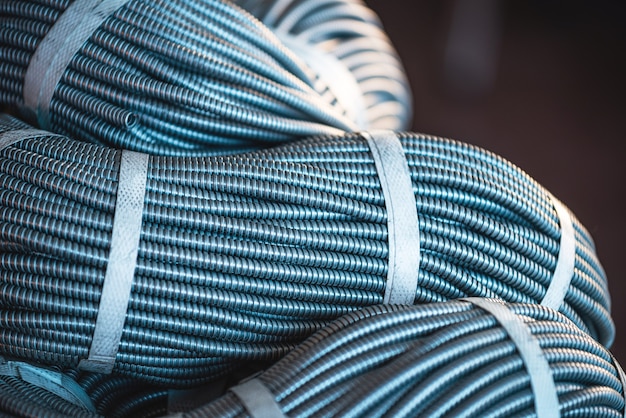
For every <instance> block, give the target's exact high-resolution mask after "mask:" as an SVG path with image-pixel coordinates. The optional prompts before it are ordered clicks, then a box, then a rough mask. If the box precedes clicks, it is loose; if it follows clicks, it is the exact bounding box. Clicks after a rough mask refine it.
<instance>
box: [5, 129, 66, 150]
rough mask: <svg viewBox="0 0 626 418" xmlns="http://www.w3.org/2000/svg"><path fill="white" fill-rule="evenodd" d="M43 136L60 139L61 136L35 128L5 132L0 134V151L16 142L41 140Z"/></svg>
mask: <svg viewBox="0 0 626 418" xmlns="http://www.w3.org/2000/svg"><path fill="white" fill-rule="evenodd" d="M42 136H58V137H60V136H61V135H55V134H51V133H50V132H47V131H42V130H39V129H35V128H25V129H14V130H12V131H5V132H2V133H0V150H3V149H5V148H6V147H9V146H11V145H13V144H15V143H16V142H20V141H22V140H25V139H30V138H41V137H42Z"/></svg>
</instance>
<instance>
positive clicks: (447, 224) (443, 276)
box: [0, 117, 615, 386]
mask: <svg viewBox="0 0 626 418" xmlns="http://www.w3.org/2000/svg"><path fill="white" fill-rule="evenodd" d="M0 126H1V128H0V131H2V130H9V129H15V128H16V127H19V126H23V125H21V124H20V122H18V121H16V120H14V119H11V118H6V117H5V118H3V119H2V124H1V125H0ZM398 135H399V137H400V140H401V143H402V146H403V148H404V151H405V154H406V156H407V160H408V164H409V167H410V173H411V179H412V187H413V191H414V195H415V199H416V205H417V207H416V210H417V213H418V218H419V230H420V239H421V242H420V247H421V259H420V266H419V275H418V284H417V288H416V289H415V298H414V302H415V303H416V304H421V303H432V302H440V301H445V300H448V299H455V298H459V297H464V296H480V297H494V298H501V299H503V300H506V301H510V302H524V303H540V302H541V301H542V299H543V297H544V295H545V294H546V289H548V287H549V286H550V284H551V281H552V275H553V272H554V270H555V267H556V263H557V257H558V253H559V239H560V235H561V231H560V227H559V220H558V218H557V215H556V212H555V209H554V206H553V200H552V198H551V196H550V195H549V194H548V192H547V191H546V190H545V189H544V188H542V187H541V186H540V185H539V184H537V183H536V182H535V181H533V180H532V179H531V178H530V177H529V176H528V175H527V174H525V173H524V172H523V171H521V170H520V169H519V168H517V167H515V166H514V165H512V164H510V163H509V162H507V161H505V160H504V159H502V158H500V157H498V156H496V155H493V154H491V153H489V152H487V151H484V150H482V149H480V148H477V147H474V146H471V145H468V144H464V143H461V142H456V141H453V140H448V139H442V138H435V137H430V136H424V135H420V134H414V133H403V134H398ZM0 156H1V159H0V202H1V203H0V246H1V249H2V251H1V252H0V275H1V277H2V282H1V283H0V307H1V310H0V350H1V354H2V355H5V356H15V357H18V358H22V359H29V360H31V361H36V362H41V363H43V364H55V365H61V366H67V367H75V366H76V365H77V364H78V362H79V360H80V359H84V358H85V357H86V356H87V352H88V350H89V347H90V343H91V340H92V335H93V332H94V324H95V318H96V315H97V313H98V302H99V299H100V295H101V291H102V285H103V278H104V275H105V270H106V268H107V264H108V263H109V260H108V254H109V251H110V243H111V228H112V221H113V213H114V210H115V207H116V191H117V189H118V171H119V164H120V157H121V151H119V150H116V149H112V148H108V147H103V146H100V145H95V144H88V143H82V142H77V141H73V140H70V139H66V138H63V137H59V136H57V137H54V136H47V135H45V134H41V135H35V136H34V137H31V138H29V139H25V140H23V141H17V142H15V143H13V144H11V145H9V146H7V147H5V148H4V149H2V150H1V151H0ZM147 176H148V180H147V185H146V194H145V200H144V207H143V220H142V225H141V238H140V242H139V249H138V257H137V265H136V268H135V271H134V281H133V288H132V292H131V296H130V302H129V306H128V312H127V313H126V322H125V325H124V330H123V335H122V340H121V343H120V348H119V353H118V354H117V358H116V362H115V369H114V371H115V372H116V373H119V374H124V375H127V376H134V377H138V378H142V379H147V380H148V381H151V382H155V383H162V384H169V385H180V386H189V385H194V384H198V383H200V382H204V381H207V380H210V379H212V378H215V377H216V376H220V375H223V374H224V373H226V372H228V371H229V370H231V369H233V368H234V367H236V366H237V365H238V364H241V363H242V362H245V361H260V360H272V361H273V360H276V359H278V358H280V357H281V356H283V355H285V354H286V353H287V352H289V351H290V350H291V349H293V348H294V347H295V345H296V344H297V343H299V342H301V341H302V340H303V339H304V338H305V337H307V336H308V335H310V334H312V333H313V332H314V331H315V330H317V329H320V328H321V327H323V326H325V325H327V324H328V323H329V322H330V321H331V320H333V319H335V318H337V317H339V316H341V315H344V314H346V313H349V312H351V311H353V310H356V309H358V308H361V307H364V306H369V305H375V304H379V303H381V302H382V301H383V294H384V292H385V286H386V277H387V271H388V266H387V261H388V251H387V250H388V242H387V211H386V209H385V204H384V199H383V194H382V191H381V186H380V182H379V179H378V176H377V173H376V168H375V167H374V163H373V160H372V155H371V152H370V149H369V148H368V146H367V143H366V142H365V140H364V139H363V138H362V137H360V136H359V135H357V134H345V135H342V136H324V137H313V138H309V139H305V140H302V141H297V142H293V143H289V144H285V145H280V146H277V147H275V148H270V149H265V150H259V151H255V152H252V153H247V154H240V155H233V156H214V157H185V158H178V157H177V158H174V157H158V156H151V157H150V159H149V169H148V175H147ZM573 223H574V230H575V240H576V242H575V265H574V267H575V268H574V271H573V276H572V279H571V283H570V284H569V287H568V288H567V291H566V295H565V300H564V302H563V303H562V304H561V305H560V309H559V310H560V311H561V312H562V313H563V314H564V315H565V316H566V317H568V318H569V319H571V320H572V321H573V322H574V323H575V324H576V325H577V326H578V327H580V328H581V329H583V330H585V331H586V332H588V333H589V334H590V335H591V336H592V337H593V338H595V339H597V340H598V341H600V343H602V344H604V345H605V346H607V347H608V346H610V344H611V342H612V340H613V337H614V332H615V329H614V325H613V322H612V320H611V317H610V298H609V294H608V289H607V281H606V277H605V275H604V272H603V270H602V267H601V265H600V263H599V262H598V259H597V257H596V254H595V249H594V246H593V242H592V239H591V237H590V235H589V234H588V232H587V231H586V230H585V228H584V227H583V226H582V225H581V224H580V223H579V222H578V221H577V220H576V219H575V218H573Z"/></svg>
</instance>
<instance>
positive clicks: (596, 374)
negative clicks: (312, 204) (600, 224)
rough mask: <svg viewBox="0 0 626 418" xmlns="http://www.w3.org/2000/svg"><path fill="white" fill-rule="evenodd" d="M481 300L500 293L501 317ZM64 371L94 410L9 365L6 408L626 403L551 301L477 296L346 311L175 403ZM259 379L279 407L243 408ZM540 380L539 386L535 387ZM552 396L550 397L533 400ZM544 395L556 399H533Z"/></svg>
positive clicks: (482, 409)
mask: <svg viewBox="0 0 626 418" xmlns="http://www.w3.org/2000/svg"><path fill="white" fill-rule="evenodd" d="M487 302H488V303H487ZM490 305H500V309H499V310H500V311H504V317H505V319H504V320H503V317H502V312H499V315H497V314H498V312H495V313H494V312H492V309H493V306H490ZM485 308H490V309H485ZM496 311H497V310H496ZM507 321H508V322H509V324H508V327H507V325H504V324H505V323H507ZM510 323H513V324H514V327H511V326H510ZM515 327H517V328H515ZM516 332H519V333H521V334H520V335H522V336H523V337H524V341H526V342H528V341H531V342H532V344H534V346H535V347H536V349H537V350H538V353H539V354H540V356H541V361H542V362H543V364H544V367H545V368H546V370H545V371H548V372H549V373H550V376H549V378H548V379H549V380H550V381H549V382H548V381H546V380H542V377H545V376H542V375H541V373H540V372H539V371H537V368H536V367H533V365H532V364H529V357H526V358H525V357H524V354H525V353H524V349H522V348H521V347H520V345H521V344H520V343H519V342H518V341H515V338H513V337H514V335H513V334H515V333H516ZM526 350H527V349H526ZM534 360H535V361H537V359H534ZM65 376H66V377H68V378H71V379H75V381H76V382H78V384H79V385H80V391H82V393H83V394H85V395H89V396H90V397H91V399H93V400H94V402H93V405H95V406H94V412H89V411H86V410H85V409H84V408H81V407H79V406H77V405H75V404H72V403H70V402H68V401H66V400H63V399H62V398H60V397H57V396H54V395H51V394H50V393H49V392H45V391H43V390H41V389H40V388H38V387H37V386H35V385H33V384H28V383H24V382H20V381H18V380H17V379H15V378H7V377H4V378H2V379H0V402H2V403H3V404H5V405H6V404H7V403H10V407H12V408H13V410H15V411H20V410H23V408H24V407H25V405H26V406H27V407H29V408H30V411H31V412H33V413H34V414H35V415H36V416H38V415H37V414H41V415H46V416H50V417H56V416H68V415H71V416H75V417H91V418H93V417H97V416H109V417H139V416H141V417H149V416H154V417H156V416H167V417H171V418H175V417H176V418H191V417H208V416H210V417H223V418H225V417H253V418H254V417H259V416H266V417H267V416H273V417H280V416H281V415H282V416H289V417H302V418H303V417H319V416H342V417H357V416H380V417H415V416H428V417H443V416H454V417H481V418H482V417H511V416H520V417H521V416H527V417H531V416H539V417H548V416H561V417H583V416H584V417H603V418H610V417H615V418H618V417H622V416H623V411H624V395H623V394H624V384H625V383H624V374H623V370H622V369H621V367H620V366H619V364H618V363H617V362H616V360H615V359H614V358H613V356H612V355H611V354H610V353H609V352H608V351H607V350H606V349H605V348H604V347H602V346H601V345H600V344H598V343H597V342H596V341H595V340H593V339H592V338H591V337H590V336H589V335H587V334H586V333H584V332H583V331H581V330H580V329H579V328H578V327H576V326H575V325H574V324H572V323H571V322H570V321H569V320H568V319H567V318H565V317H564V316H563V315H561V314H559V313H557V312H555V311H553V310H552V309H550V308H547V307H543V306H541V305H537V304H525V303H515V304H505V303H503V302H501V301H497V302H496V301H490V300H485V299H483V300H482V303H480V304H479V303H478V302H477V301H475V300H472V299H469V300H467V301H463V300H456V301H448V302H437V303H432V304H425V305H417V306H407V305H402V306H401V305H378V306H372V307H368V308H364V309H362V310H359V311H355V312H352V313H349V314H347V315H345V316H343V317H341V318H340V319H338V320H336V321H334V322H332V323H331V324H330V325H329V326H327V327H325V328H323V329H322V330H320V331H319V332H317V333H315V334H314V335H312V336H311V337H309V338H308V339H306V340H305V341H304V342H303V343H302V344H300V345H299V346H298V347H297V348H295V349H294V350H293V351H292V352H290V353H289V354H287V355H286V356H285V357H284V358H282V359H281V360H279V361H278V362H276V363H275V364H273V365H272V366H271V367H269V368H268V369H267V370H265V371H263V372H262V373H260V374H256V375H253V376H252V378H248V379H246V380H244V381H243V382H241V383H236V382H235V383H234V384H232V386H230V387H229V388H227V389H226V390H225V391H224V392H223V394H221V396H219V394H220V392H218V395H217V398H216V399H213V398H215V397H216V395H215V392H216V390H215V389H211V388H209V387H208V386H207V387H205V388H203V390H202V391H189V392H188V393H185V392H184V391H179V392H178V393H177V394H176V396H177V397H179V398H181V397H182V398H184V397H185V396H187V397H190V399H189V401H190V402H189V404H188V405H194V404H200V406H194V407H192V408H191V409H184V408H183V409H172V406H178V407H180V405H181V401H180V400H179V401H178V404H177V405H173V403H172V400H173V399H174V397H173V396H172V395H173V393H172V391H168V390H167V389H159V388H155V387H150V386H148V385H145V384H144V385H143V386H142V385H141V384H140V383H139V382H137V381H134V380H132V379H129V378H123V377H119V376H117V377H115V376H113V377H111V376H106V375H97V374H90V373H84V372H72V371H70V372H66V374H65ZM251 382H254V383H256V385H250V383H251ZM9 385H11V386H10V388H11V391H9V390H7V387H9ZM216 386H218V385H216ZM251 386H252V388H253V389H248V388H250V387H251ZM259 387H260V388H261V391H262V392H263V391H266V393H264V394H263V395H264V396H265V395H267V399H264V400H263V401H261V403H260V404H257V405H258V406H260V408H265V407H266V406H267V405H266V404H267V403H268V402H269V403H271V404H272V407H274V408H277V409H276V410H275V411H277V414H275V415H263V414H262V412H261V411H260V409H256V410H253V411H250V410H247V409H246V408H247V405H248V404H247V403H246V401H247V396H248V394H247V393H252V394H255V391H259V389H258V388H259ZM542 389H543V390H546V393H544V394H539V393H537V392H538V390H542ZM550 389H552V390H550ZM212 392H213V393H212ZM20 395H21V396H20ZM546 395H547V396H546ZM551 396H552V397H553V400H552V402H553V403H552V404H550V403H549V401H550V399H543V404H541V403H540V401H538V400H537V398H550V397H551ZM203 403H204V405H202V404H203ZM24 404H25V405H24ZM182 404H183V405H184V402H183V403H182ZM545 405H548V406H550V407H551V408H553V409H552V410H547V409H545V407H544V409H542V410H541V411H539V410H537V409H536V408H537V407H538V406H540V407H541V406H545ZM96 408H97V412H95V409H96ZM265 411H266V410H265ZM100 414H101V415H100Z"/></svg>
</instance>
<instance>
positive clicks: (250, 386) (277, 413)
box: [228, 378, 285, 418]
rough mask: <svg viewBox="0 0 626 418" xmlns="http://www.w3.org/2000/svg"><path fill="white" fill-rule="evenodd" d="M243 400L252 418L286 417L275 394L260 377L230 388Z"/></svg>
mask: <svg viewBox="0 0 626 418" xmlns="http://www.w3.org/2000/svg"><path fill="white" fill-rule="evenodd" d="M228 390H229V391H231V392H233V393H234V394H235V395H236V396H237V398H239V400H240V401H241V403H242V404H243V406H244V408H245V409H246V411H247V412H248V414H249V415H250V416H251V417H252V418H284V417H285V414H283V411H282V410H281V409H280V406H279V405H278V404H277V403H276V400H275V399H274V394H272V392H270V390H269V389H268V388H267V386H265V385H264V384H263V382H262V381H260V380H259V379H258V378H254V379H250V380H246V381H244V382H242V383H240V384H238V385H237V386H233V387H231V388H229V389H228Z"/></svg>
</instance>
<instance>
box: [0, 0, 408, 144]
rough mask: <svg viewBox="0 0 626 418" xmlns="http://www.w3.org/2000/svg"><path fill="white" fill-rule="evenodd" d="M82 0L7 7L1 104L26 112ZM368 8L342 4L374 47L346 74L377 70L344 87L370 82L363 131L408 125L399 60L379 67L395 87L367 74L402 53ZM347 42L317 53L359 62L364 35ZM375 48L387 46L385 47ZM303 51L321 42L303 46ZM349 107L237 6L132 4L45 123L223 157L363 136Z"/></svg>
mask: <svg viewBox="0 0 626 418" xmlns="http://www.w3.org/2000/svg"><path fill="white" fill-rule="evenodd" d="M73 3H74V1H72V0H62V1H59V0H34V1H28V2H15V1H12V0H4V1H0V23H1V25H0V104H4V105H6V106H9V107H10V108H11V109H14V110H17V108H23V107H24V92H25V88H26V87H25V86H24V83H25V82H26V81H25V77H26V73H27V71H28V69H29V65H30V64H31V60H32V58H33V56H34V54H35V51H36V50H37V48H38V46H39V45H40V44H41V42H42V39H43V38H44V37H45V35H46V34H47V33H48V32H49V31H50V29H51V27H52V26H53V24H54V23H55V22H56V21H58V20H59V18H60V17H61V16H62V15H63V13H64V11H66V10H67V9H68V7H70V6H71V5H73ZM346 4H347V3H346ZM350 4H351V3H350ZM363 7H364V6H362V5H360V6H357V5H354V7H350V8H349V9H346V8H343V9H342V10H343V14H342V17H343V16H344V15H345V14H347V15H348V16H350V14H351V13H353V12H352V11H354V13H356V14H357V15H356V17H355V18H351V17H350V18H344V19H343V20H342V26H344V27H345V30H346V31H349V32H352V33H358V40H361V41H365V40H366V41H367V42H368V43H369V46H368V52H369V56H368V57H369V58H367V59H366V58H364V57H365V53H364V52H361V53H360V55H358V56H360V57H361V58H358V62H357V63H355V64H354V65H352V66H351V67H347V68H350V69H354V70H355V71H357V70H358V69H359V68H361V70H359V71H366V72H367V73H368V74H367V75H362V76H358V75H356V74H355V75H352V76H350V74H351V73H350V71H349V70H347V71H346V72H345V73H346V74H347V75H348V76H350V77H355V78H354V80H345V79H344V82H345V84H348V83H350V82H352V83H357V82H358V83H362V84H363V85H362V86H361V90H362V91H363V94H364V95H366V96H367V97H366V98H365V99H364V101H365V102H366V108H368V109H370V111H368V112H369V113H368V114H367V115H366V116H365V118H364V119H365V120H364V123H365V125H366V126H369V125H370V124H371V125H374V126H376V127H380V128H389V129H405V128H406V127H407V125H406V123H408V122H407V115H408V114H410V113H409V112H410V108H409V106H408V97H409V94H410V93H409V89H408V86H407V85H406V81H405V79H404V75H403V72H402V71H399V67H400V64H399V63H398V61H397V59H396V60H395V61H394V64H393V66H394V68H395V69H396V71H394V72H393V73H392V72H390V70H389V68H387V67H389V65H385V66H384V67H383V66H381V67H380V69H379V71H384V76H385V77H386V79H387V80H391V79H393V80H394V81H385V82H384V83H383V84H382V85H380V86H377V83H380V82H381V80H382V79H381V77H380V74H379V75H376V74H375V72H373V71H374V70H372V67H371V65H370V66H368V67H367V70H363V68H365V67H363V64H364V63H366V62H370V63H371V62H375V63H378V61H384V62H387V63H389V62H391V61H392V59H391V58H389V57H390V56H392V55H394V54H395V52H394V50H393V48H392V46H391V45H390V44H389V41H388V39H387V37H386V35H385V34H384V32H383V31H381V30H379V29H378V27H377V26H376V25H377V24H378V22H377V20H376V19H374V18H370V19H368V20H367V21H366V22H364V21H362V20H359V17H360V16H361V15H363V14H364V12H363V10H362V9H363ZM350 22H352V23H350ZM353 26H354V27H355V29H354V30H352V29H350V28H351V27H353ZM357 26H358V28H359V29H356V27H357ZM369 26H372V27H373V28H372V29H360V28H362V27H365V28H368V27H369ZM344 38H345V36H343V35H342V34H339V35H335V34H334V33H332V32H331V33H329V34H328V36H327V40H328V41H331V40H333V39H334V40H336V42H334V44H335V45H334V46H326V51H322V50H320V52H319V53H323V54H327V55H330V52H328V50H330V51H333V50H334V48H335V47H336V48H337V53H338V54H344V55H345V54H347V55H354V54H353V53H352V52H351V51H353V50H356V49H357V48H353V47H352V46H350V45H352V42H353V41H354V40H355V39H357V37H356V36H354V35H352V36H350V37H349V39H348V40H347V41H345V42H344V40H343V39H344ZM377 46H380V47H381V48H383V49H381V51H380V52H378V51H377V50H376V47H377ZM304 48H305V49H315V48H318V46H317V44H306V43H305V44H304ZM358 49H359V51H363V47H359V48H358ZM343 50H345V51H346V52H341V51H343ZM54 52H56V51H54ZM333 59H334V58H333ZM336 60H337V59H336ZM337 61H339V62H341V61H340V60H337ZM342 65H344V64H342ZM346 65H348V64H347V63H346ZM357 67H358V68H357ZM39 78H40V77H35V79H39ZM326 78H327V79H328V77H326ZM394 82H395V84H394V90H393V91H394V92H398V89H399V86H400V85H401V86H402V88H403V89H404V91H402V92H399V94H386V95H382V94H375V93H373V92H374V91H378V90H385V89H388V88H389V85H390V84H393V83H394ZM374 96H376V97H374ZM358 101H359V100H358V97H354V99H353V100H352V102H358ZM381 102H382V103H381ZM396 102H397V105H394V104H393V103H396ZM346 105H347V106H348V107H349V106H350V103H347V101H346V100H343V101H338V99H337V97H336V95H335V94H334V93H333V91H332V90H329V88H328V85H327V82H326V80H324V78H323V77H320V76H319V75H318V74H316V73H315V72H314V71H313V70H312V69H311V68H309V67H308V66H307V65H306V63H305V62H304V61H303V60H302V59H300V58H299V57H298V55H297V54H296V53H294V52H292V51H291V50H289V49H288V48H287V47H286V46H285V45H284V44H283V43H282V42H281V41H280V40H279V39H278V38H277V37H276V36H275V35H274V34H273V33H272V31H271V30H270V29H268V28H267V27H266V26H264V25H263V24H262V23H260V22H259V21H258V20H257V19H255V18H254V17H253V16H251V15H250V14H249V13H248V12H246V11H244V10H243V9H241V8H240V7H238V6H236V5H235V4H233V3H231V2H225V1H221V0H196V1H187V0H185V1H182V0H176V1H143V0H130V1H128V2H127V3H126V4H125V5H124V6H122V7H121V8H120V9H118V10H117V11H115V12H114V13H113V15H111V16H110V17H109V18H107V19H105V20H104V22H103V23H102V24H101V26H100V27H98V28H97V29H96V30H95V32H94V33H93V35H91V36H90V37H89V38H88V41H87V42H85V43H84V44H83V45H82V46H81V47H80V49H79V51H77V52H76V54H75V55H73V58H72V59H71V61H70V63H69V64H68V67H67V69H66V70H65V71H63V73H62V76H61V77H60V80H59V82H58V84H57V85H56V88H55V90H54V95H53V96H52V99H51V102H50V121H49V126H40V127H41V128H43V129H49V130H51V131H54V132H59V133H63V134H66V135H68V136H70V137H74V138H78V139H82V140H92V141H95V142H99V143H104V144H108V145H111V146H115V147H120V148H126V149H132V150H139V151H144V152H149V153H152V154H164V155H181V154H189V153H204V154H207V153H223V152H225V150H227V149H231V150H241V149H250V148H258V147H260V146H262V145H263V144H267V143H275V142H278V141H286V140H291V139H294V138H299V137H304V136H310V135H318V134H338V133H340V132H342V131H352V130H355V129H356V128H359V125H357V122H356V120H355V118H357V116H358V115H353V113H354V112H351V111H350V109H347V107H346ZM34 111H36V109H29V110H28V112H27V113H32V112H34ZM348 114H350V115H352V116H353V117H352V118H351V117H348ZM369 117H371V118H372V120H371V121H368V120H367V119H368V118H369ZM398 121H401V122H398ZM46 123H48V122H46ZM361 125H363V124H361ZM360 127H361V128H363V126H360Z"/></svg>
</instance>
